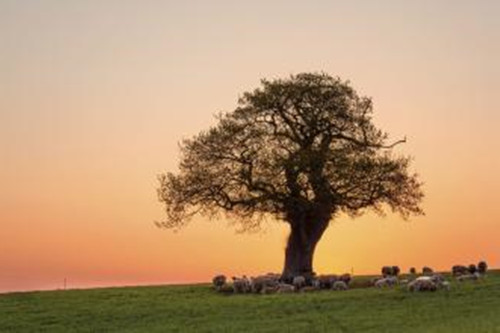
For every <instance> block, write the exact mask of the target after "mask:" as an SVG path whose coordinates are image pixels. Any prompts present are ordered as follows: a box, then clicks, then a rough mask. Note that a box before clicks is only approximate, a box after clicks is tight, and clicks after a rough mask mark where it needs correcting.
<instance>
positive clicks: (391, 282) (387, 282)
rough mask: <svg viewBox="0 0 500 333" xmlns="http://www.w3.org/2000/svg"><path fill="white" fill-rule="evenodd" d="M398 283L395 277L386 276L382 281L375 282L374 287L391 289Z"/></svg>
mask: <svg viewBox="0 0 500 333" xmlns="http://www.w3.org/2000/svg"><path fill="white" fill-rule="evenodd" d="M397 283H398V278H397V277H395V276H388V277H385V278H382V279H379V280H377V281H376V282H375V287H377V288H384V287H392V286H395V285H396V284H397Z"/></svg>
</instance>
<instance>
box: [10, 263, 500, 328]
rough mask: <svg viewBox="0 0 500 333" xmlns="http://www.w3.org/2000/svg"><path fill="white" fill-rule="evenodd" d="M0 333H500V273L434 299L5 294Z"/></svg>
mask: <svg viewBox="0 0 500 333" xmlns="http://www.w3.org/2000/svg"><path fill="white" fill-rule="evenodd" d="M365 278H367V277H365ZM361 279H363V277H357V278H355V279H354V281H353V286H356V282H360V280H361ZM356 280H357V281H356ZM361 284H362V283H360V284H359V285H361ZM0 332H16V333H17V332H500V271H498V270H497V271H490V272H489V274H488V276H487V277H486V279H485V280H484V281H480V282H464V283H457V282H453V283H452V287H451V290H450V291H444V290H440V291H437V292H433V293H432V292H425V293H410V292H408V291H406V289H405V288H403V287H396V288H394V289H386V290H380V289H376V288H354V289H351V290H348V291H343V292H342V291H339V292H333V291H318V292H313V293H296V294H273V295H248V294H245V295H223V294H218V293H216V292H215V291H214V290H213V289H212V288H211V287H210V286H209V285H208V284H206V285H186V286H152V287H127V288H103V289H89V290H59V291H43V292H26V293H10V294H3V295H0Z"/></svg>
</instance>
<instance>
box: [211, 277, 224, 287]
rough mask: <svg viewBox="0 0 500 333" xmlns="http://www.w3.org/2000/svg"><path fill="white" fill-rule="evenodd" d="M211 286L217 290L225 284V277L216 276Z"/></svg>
mask: <svg viewBox="0 0 500 333" xmlns="http://www.w3.org/2000/svg"><path fill="white" fill-rule="evenodd" d="M212 284H213V285H214V287H215V289H216V290H219V289H220V288H221V287H222V286H223V285H225V284H226V276H225V275H222V274H220V275H216V276H214V278H213V279H212Z"/></svg>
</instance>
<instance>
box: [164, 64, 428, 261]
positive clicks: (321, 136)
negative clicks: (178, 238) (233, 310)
mask: <svg viewBox="0 0 500 333" xmlns="http://www.w3.org/2000/svg"><path fill="white" fill-rule="evenodd" d="M261 83H262V86H261V87H259V88H257V89H255V90H254V91H252V92H246V93H244V94H243V96H242V97H241V98H240V99H239V102H238V106H237V108H236V109H235V110H234V111H232V112H228V113H223V114H220V115H218V117H217V124H216V125H215V126H213V127H212V128H210V129H208V130H207V131H203V132H201V133H199V134H198V135H196V136H194V137H193V138H191V139H187V140H184V141H182V143H181V144H180V149H181V161H180V165H179V171H178V172H177V173H171V172H169V173H166V174H163V175H161V176H160V187H159V189H158V194H159V199H160V201H161V202H163V203H164V204H165V208H166V214H167V218H166V220H165V221H163V222H160V223H159V224H160V225H161V226H163V227H167V228H179V227H181V226H183V225H184V224H186V223H187V222H188V221H189V219H190V217H192V216H193V215H195V214H198V213H199V214H204V215H207V216H209V217H214V216H218V214H220V213H223V214H226V215H227V217H228V218H230V219H231V220H233V221H237V223H238V224H239V226H240V227H241V229H243V230H250V229H255V228H259V227H260V226H261V223H263V221H267V220H269V219H268V218H271V219H273V220H280V221H284V222H286V223H288V224H290V226H291V228H292V232H291V233H292V234H293V233H294V228H295V229H297V230H299V231H297V232H296V233H297V234H299V235H300V239H297V242H299V243H300V242H302V243H304V244H306V245H304V244H302V245H300V246H298V247H302V248H304V246H305V247H308V246H309V245H307V244H310V243H314V244H313V245H311V246H309V247H312V249H309V250H310V252H311V254H310V257H311V260H312V252H313V251H314V246H315V244H316V242H317V241H318V240H319V238H320V237H321V235H322V234H323V231H324V230H325V229H326V227H327V226H328V223H329V222H330V221H331V220H332V219H334V217H336V216H337V215H338V214H339V213H341V212H344V213H347V214H349V215H351V216H358V215H360V214H362V213H364V212H365V211H367V210H373V211H375V212H377V213H380V214H382V213H383V212H384V207H387V208H389V209H390V210H392V211H394V212H397V213H400V214H401V216H402V217H403V218H407V217H408V216H409V215H411V214H415V215H418V214H422V213H423V211H422V208H421V207H420V202H421V199H422V197H423V192H422V189H421V182H420V181H419V179H418V176H417V175H416V174H415V173H411V172H410V171H409V166H410V161H411V159H410V158H409V157H407V156H400V155H395V154H394V153H393V150H394V149H393V148H394V147H396V146H397V145H399V144H401V143H403V142H405V141H406V140H398V141H395V142H389V140H388V134H387V133H385V132H384V131H382V130H380V129H378V128H376V127H375V125H374V124H373V121H372V112H373V104H372V100H371V99H370V98H367V97H362V96H359V95H358V94H357V93H356V91H355V90H354V89H353V88H352V87H351V85H350V84H349V82H346V81H343V80H341V79H340V78H335V77H331V76H330V75H328V74H325V73H319V74H318V73H302V74H298V75H292V76H290V77H289V78H286V79H275V80H265V79H264V80H262V82H261ZM290 237H291V238H292V235H291V236H290ZM290 242H291V240H290V239H289V247H290ZM300 251H302V252H304V251H306V252H307V249H303V250H300ZM300 251H299V252H300ZM299 266H300V265H299ZM306 266H307V265H306ZM299 270H300V269H299ZM306 270H307V269H306Z"/></svg>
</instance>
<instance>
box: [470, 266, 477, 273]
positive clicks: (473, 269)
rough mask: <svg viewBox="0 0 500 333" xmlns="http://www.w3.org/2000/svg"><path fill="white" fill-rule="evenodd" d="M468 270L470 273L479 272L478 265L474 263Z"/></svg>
mask: <svg viewBox="0 0 500 333" xmlns="http://www.w3.org/2000/svg"><path fill="white" fill-rule="evenodd" d="M468 270H469V273H470V274H474V273H476V272H477V267H476V265H474V264H470V265H469V267H468Z"/></svg>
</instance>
